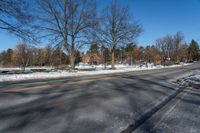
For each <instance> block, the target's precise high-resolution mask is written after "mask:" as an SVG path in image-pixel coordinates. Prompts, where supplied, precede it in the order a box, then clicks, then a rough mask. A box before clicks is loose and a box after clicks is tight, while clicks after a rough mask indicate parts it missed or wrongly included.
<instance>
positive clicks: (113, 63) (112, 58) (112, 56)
mask: <svg viewBox="0 0 200 133" xmlns="http://www.w3.org/2000/svg"><path fill="white" fill-rule="evenodd" d="M111 64H112V69H115V50H112V55H111Z"/></svg>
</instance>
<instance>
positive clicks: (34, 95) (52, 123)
mask: <svg viewBox="0 0 200 133" xmlns="http://www.w3.org/2000/svg"><path fill="white" fill-rule="evenodd" d="M197 69H200V63H195V64H193V65H189V66H184V67H178V68H167V69H160V70H150V71H141V72H129V73H118V74H110V75H99V76H88V77H79V78H68V79H54V80H37V81H21V82H7V83H0V133H120V132H122V133H131V132H134V133H149V132H152V133H162V132H163V133H200V90H195V89H194V90H193V89H185V88H180V87H178V86H177V85H176V84H175V83H173V82H174V81H175V80H176V78H178V77H179V76H181V75H183V74H185V73H187V72H190V71H193V70H197Z"/></svg>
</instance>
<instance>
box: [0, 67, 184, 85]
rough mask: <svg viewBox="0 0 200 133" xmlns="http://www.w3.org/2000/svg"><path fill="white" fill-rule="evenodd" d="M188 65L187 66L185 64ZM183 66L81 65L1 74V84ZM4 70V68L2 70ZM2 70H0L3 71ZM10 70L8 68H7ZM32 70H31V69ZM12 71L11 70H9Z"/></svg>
mask: <svg viewBox="0 0 200 133" xmlns="http://www.w3.org/2000/svg"><path fill="white" fill-rule="evenodd" d="M184 65H186V64H184ZM178 66H183V65H173V66H168V67H164V66H153V65H152V64H149V65H148V67H146V66H141V67H140V66H136V65H135V66H129V65H116V70H110V69H109V68H111V66H107V67H106V68H107V70H104V65H96V66H89V65H83V64H81V65H79V66H77V67H76V68H78V69H79V70H81V71H76V72H68V71H63V70H62V71H55V72H34V73H29V74H1V75H0V82H5V81H19V80H29V79H51V78H63V77H72V76H73V77H74V76H85V75H99V74H109V73H121V72H130V71H142V70H152V69H162V68H171V67H178ZM90 68H95V71H83V70H84V69H90ZM1 69H2V68H1ZM1 69H0V70H1ZM3 69H4V68H3ZM6 69H8V68H6ZM29 69H31V68H29ZM9 70H10V68H9Z"/></svg>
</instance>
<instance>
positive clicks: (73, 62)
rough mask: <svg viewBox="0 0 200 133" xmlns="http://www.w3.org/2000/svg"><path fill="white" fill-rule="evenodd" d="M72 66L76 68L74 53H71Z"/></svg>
mask: <svg viewBox="0 0 200 133" xmlns="http://www.w3.org/2000/svg"><path fill="white" fill-rule="evenodd" d="M70 66H71V69H72V70H74V69H75V56H74V54H71V55H70Z"/></svg>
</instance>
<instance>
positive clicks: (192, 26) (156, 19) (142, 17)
mask: <svg viewBox="0 0 200 133" xmlns="http://www.w3.org/2000/svg"><path fill="white" fill-rule="evenodd" d="M109 2H110V0H99V4H100V5H101V6H103V5H106V4H109ZM119 2H120V4H121V5H128V6H129V7H130V13H131V14H132V15H133V16H134V18H135V20H139V21H140V23H142V25H143V28H144V32H143V33H142V35H141V36H140V37H139V38H138V43H139V45H143V46H146V45H148V44H153V43H154V41H155V39H156V38H159V37H163V36H165V35H167V34H175V33H176V32H178V31H180V32H182V33H183V34H184V35H185V40H186V42H190V41H191V39H195V40H197V41H198V42H200V0H119ZM99 4H98V5H99ZM17 42H18V39H17V38H15V37H14V36H10V35H9V34H7V33H6V32H3V31H0V51H2V50H4V49H7V48H14V47H15V45H16V44H17Z"/></svg>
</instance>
